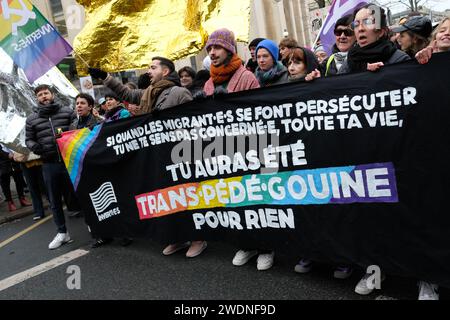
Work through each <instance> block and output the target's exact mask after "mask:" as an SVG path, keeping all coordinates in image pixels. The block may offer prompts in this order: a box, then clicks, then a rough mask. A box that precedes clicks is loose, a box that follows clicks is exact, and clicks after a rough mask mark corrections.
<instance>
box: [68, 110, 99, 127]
mask: <svg viewBox="0 0 450 320" xmlns="http://www.w3.org/2000/svg"><path fill="white" fill-rule="evenodd" d="M98 123H99V120H98V119H97V118H96V117H95V116H94V115H93V114H92V113H90V114H89V115H88V116H87V117H84V118H82V117H78V118H77V119H75V120H74V121H73V122H72V123H71V125H70V128H69V130H77V129H82V128H89V129H92V128H93V127H94V126H95V125H96V124H98Z"/></svg>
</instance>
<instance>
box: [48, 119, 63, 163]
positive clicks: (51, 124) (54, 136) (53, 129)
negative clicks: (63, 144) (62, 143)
mask: <svg viewBox="0 0 450 320" xmlns="http://www.w3.org/2000/svg"><path fill="white" fill-rule="evenodd" d="M48 121H49V122H50V128H51V129H52V133H53V138H55V147H56V153H57V154H58V162H62V159H61V155H60V153H59V148H58V142H56V132H55V127H53V122H52V118H51V117H48Z"/></svg>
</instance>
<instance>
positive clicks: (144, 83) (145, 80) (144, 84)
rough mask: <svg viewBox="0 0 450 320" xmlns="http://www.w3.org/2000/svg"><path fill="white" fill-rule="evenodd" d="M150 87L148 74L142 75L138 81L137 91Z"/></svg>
mask: <svg viewBox="0 0 450 320" xmlns="http://www.w3.org/2000/svg"><path fill="white" fill-rule="evenodd" d="M149 86H150V76H149V75H148V73H143V74H141V75H140V76H139V79H138V89H147V88H148V87H149Z"/></svg>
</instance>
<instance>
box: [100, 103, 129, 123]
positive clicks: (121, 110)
mask: <svg viewBox="0 0 450 320" xmlns="http://www.w3.org/2000/svg"><path fill="white" fill-rule="evenodd" d="M129 117H131V113H130V111H128V110H127V109H125V106H124V105H123V104H122V103H119V105H118V106H117V107H115V108H114V109H111V110H109V111H107V112H106V113H105V122H112V121H116V120H120V119H125V118H129Z"/></svg>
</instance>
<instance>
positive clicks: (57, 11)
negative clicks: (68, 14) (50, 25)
mask: <svg viewBox="0 0 450 320" xmlns="http://www.w3.org/2000/svg"><path fill="white" fill-rule="evenodd" d="M49 2H50V8H51V10H52V15H53V21H54V22H55V27H56V29H57V30H58V32H59V33H60V34H61V35H62V36H63V37H67V35H68V33H67V25H66V20H65V19H64V10H63V6H62V3H61V0H50V1H49Z"/></svg>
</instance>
